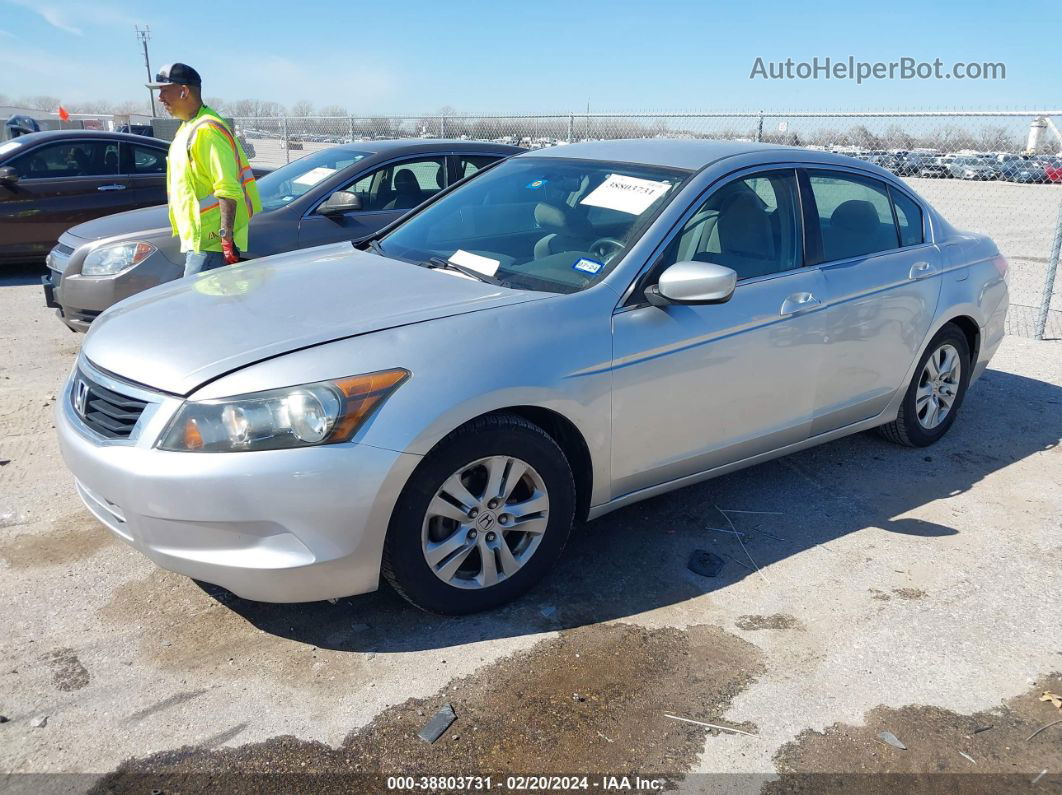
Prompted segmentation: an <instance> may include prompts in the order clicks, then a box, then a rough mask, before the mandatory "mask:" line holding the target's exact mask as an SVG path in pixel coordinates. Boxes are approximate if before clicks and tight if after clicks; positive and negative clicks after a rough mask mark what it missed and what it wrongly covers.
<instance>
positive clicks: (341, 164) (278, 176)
mask: <svg viewBox="0 0 1062 795" xmlns="http://www.w3.org/2000/svg"><path fill="white" fill-rule="evenodd" d="M368 156H369V153H368V152H351V151H350V150H347V149H342V148H340V147H334V148H332V149H324V150H322V151H320V152H315V153H313V154H312V155H306V157H300V158H299V159H298V160H295V161H294V162H292V163H288V164H287V165H285V166H281V167H280V168H278V169H277V170H276V171H272V172H270V173H269V174H266V175H265V176H264V177H262V178H261V179H260V180H258V181H257V185H258V195H259V196H261V197H262V209H263V210H277V209H280V208H281V207H284V206H286V205H288V204H291V203H292V202H293V201H295V200H296V199H297V198H299V197H300V196H302V195H303V194H304V193H306V192H307V191H309V190H311V189H312V188H313V187H314V186H315V185H316V184H317V183H319V182H322V181H324V180H326V179H328V178H329V177H331V176H333V175H335V174H336V173H337V172H339V171H343V170H344V169H346V168H349V167H350V166H352V165H354V164H355V163H357V162H358V161H359V160H362V159H363V158H366V157H368Z"/></svg>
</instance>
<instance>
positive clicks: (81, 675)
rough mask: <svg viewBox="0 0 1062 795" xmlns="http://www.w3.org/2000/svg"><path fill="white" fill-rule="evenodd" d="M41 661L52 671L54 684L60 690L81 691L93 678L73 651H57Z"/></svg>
mask: <svg viewBox="0 0 1062 795" xmlns="http://www.w3.org/2000/svg"><path fill="white" fill-rule="evenodd" d="M41 660H42V661H43V662H44V663H45V664H46V665H47V666H48V667H49V668H51V669H52V683H53V684H54V685H55V686H56V687H57V688H58V689H59V690H63V691H70V690H80V689H81V688H83V687H84V686H85V685H87V684H88V683H89V680H90V679H91V678H92V676H91V675H90V674H89V672H88V669H87V668H85V666H84V665H82V664H81V660H79V659H78V658H77V654H75V653H74V650H73V649H55V650H53V651H50V652H48V653H47V654H45V655H44V656H43V657H42V658H41Z"/></svg>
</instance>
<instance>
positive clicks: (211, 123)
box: [187, 116, 254, 221]
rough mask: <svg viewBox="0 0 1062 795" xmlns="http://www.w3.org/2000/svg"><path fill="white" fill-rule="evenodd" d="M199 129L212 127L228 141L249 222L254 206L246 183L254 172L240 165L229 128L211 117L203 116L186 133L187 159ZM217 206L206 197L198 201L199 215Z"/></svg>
mask: <svg viewBox="0 0 1062 795" xmlns="http://www.w3.org/2000/svg"><path fill="white" fill-rule="evenodd" d="M200 127H213V128H214V129H215V130H218V131H219V132H221V133H222V134H224V136H225V137H226V138H227V139H228V141H229V146H231V147H232V154H233V156H234V157H235V158H236V166H237V167H238V168H239V169H240V173H239V175H238V176H239V180H240V188H241V189H242V190H243V201H244V203H245V204H246V205H247V220H248V221H250V220H251V217H252V216H253V215H254V204H253V203H252V202H251V196H250V194H248V193H247V183H249V182H253V181H254V172H252V171H251V164H250V163H245V164H243V165H241V164H240V149H239V147H238V146H237V145H236V139H235V138H233V137H232V133H231V132H229V128H228V127H226V126H225V124H224V123H222V122H220V121H218V120H217V119H215V118H214V117H213V116H204V117H203V118H202V119H200V120H199V121H197V122H196V123H195V124H194V125H192V129H190V130H189V131H188V139H187V140H188V157H189V159H191V158H192V144H193V143H194V141H195V136H196V134H197V133H198V132H199V128H200ZM217 206H218V200H217V199H215V198H214V197H213V196H208V197H206V198H205V199H200V200H199V214H200V215H202V214H203V213H206V212H209V211H210V210H213V209H214V208H215V207H217Z"/></svg>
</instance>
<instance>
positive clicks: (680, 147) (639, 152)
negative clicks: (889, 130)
mask: <svg viewBox="0 0 1062 795" xmlns="http://www.w3.org/2000/svg"><path fill="white" fill-rule="evenodd" d="M756 153H761V154H763V155H764V156H767V155H768V153H770V157H769V159H771V160H776V159H779V158H781V159H787V160H803V161H808V162H814V163H836V164H837V165H851V164H852V161H853V158H851V157H848V156H847V155H841V154H836V153H833V152H823V151H819V150H812V149H802V148H800V147H797V146H780V145H777V144H762V143H755V142H753V141H717V140H709V139H700V140H689V139H682V138H678V139H675V138H633V139H620V140H614V141H587V142H584V143H578V144H567V145H565V146H554V147H550V148H548V149H538V150H535V151H534V152H527V153H525V154H522V155H520V157H571V158H579V159H583V160H608V161H614V162H621V163H637V164H640V165H646V166H664V167H667V168H680V169H685V170H689V171H697V170H700V169H702V168H704V167H705V166H707V165H709V164H711V163H714V162H716V161H718V160H722V159H724V158H728V157H735V156H737V155H747V154H756ZM859 162H861V163H862V161H859ZM866 165H867V164H865V163H863V166H864V167H865V166H866Z"/></svg>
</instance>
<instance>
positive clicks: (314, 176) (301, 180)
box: [292, 166, 336, 186]
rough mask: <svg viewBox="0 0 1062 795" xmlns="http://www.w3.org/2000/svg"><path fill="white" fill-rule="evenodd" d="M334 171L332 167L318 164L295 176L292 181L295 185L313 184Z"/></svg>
mask: <svg viewBox="0 0 1062 795" xmlns="http://www.w3.org/2000/svg"><path fill="white" fill-rule="evenodd" d="M335 173H336V170H335V169H334V168H326V167H325V166H320V167H318V168H311V169H310V170H309V171H307V172H306V173H305V174H303V175H302V176H299V177H295V179H293V180H292V182H294V183H295V184H296V185H310V186H313V185H316V184H317V183H318V182H320V181H321V180H322V179H325V178H326V177H330V176H332V175H333V174H335Z"/></svg>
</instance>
